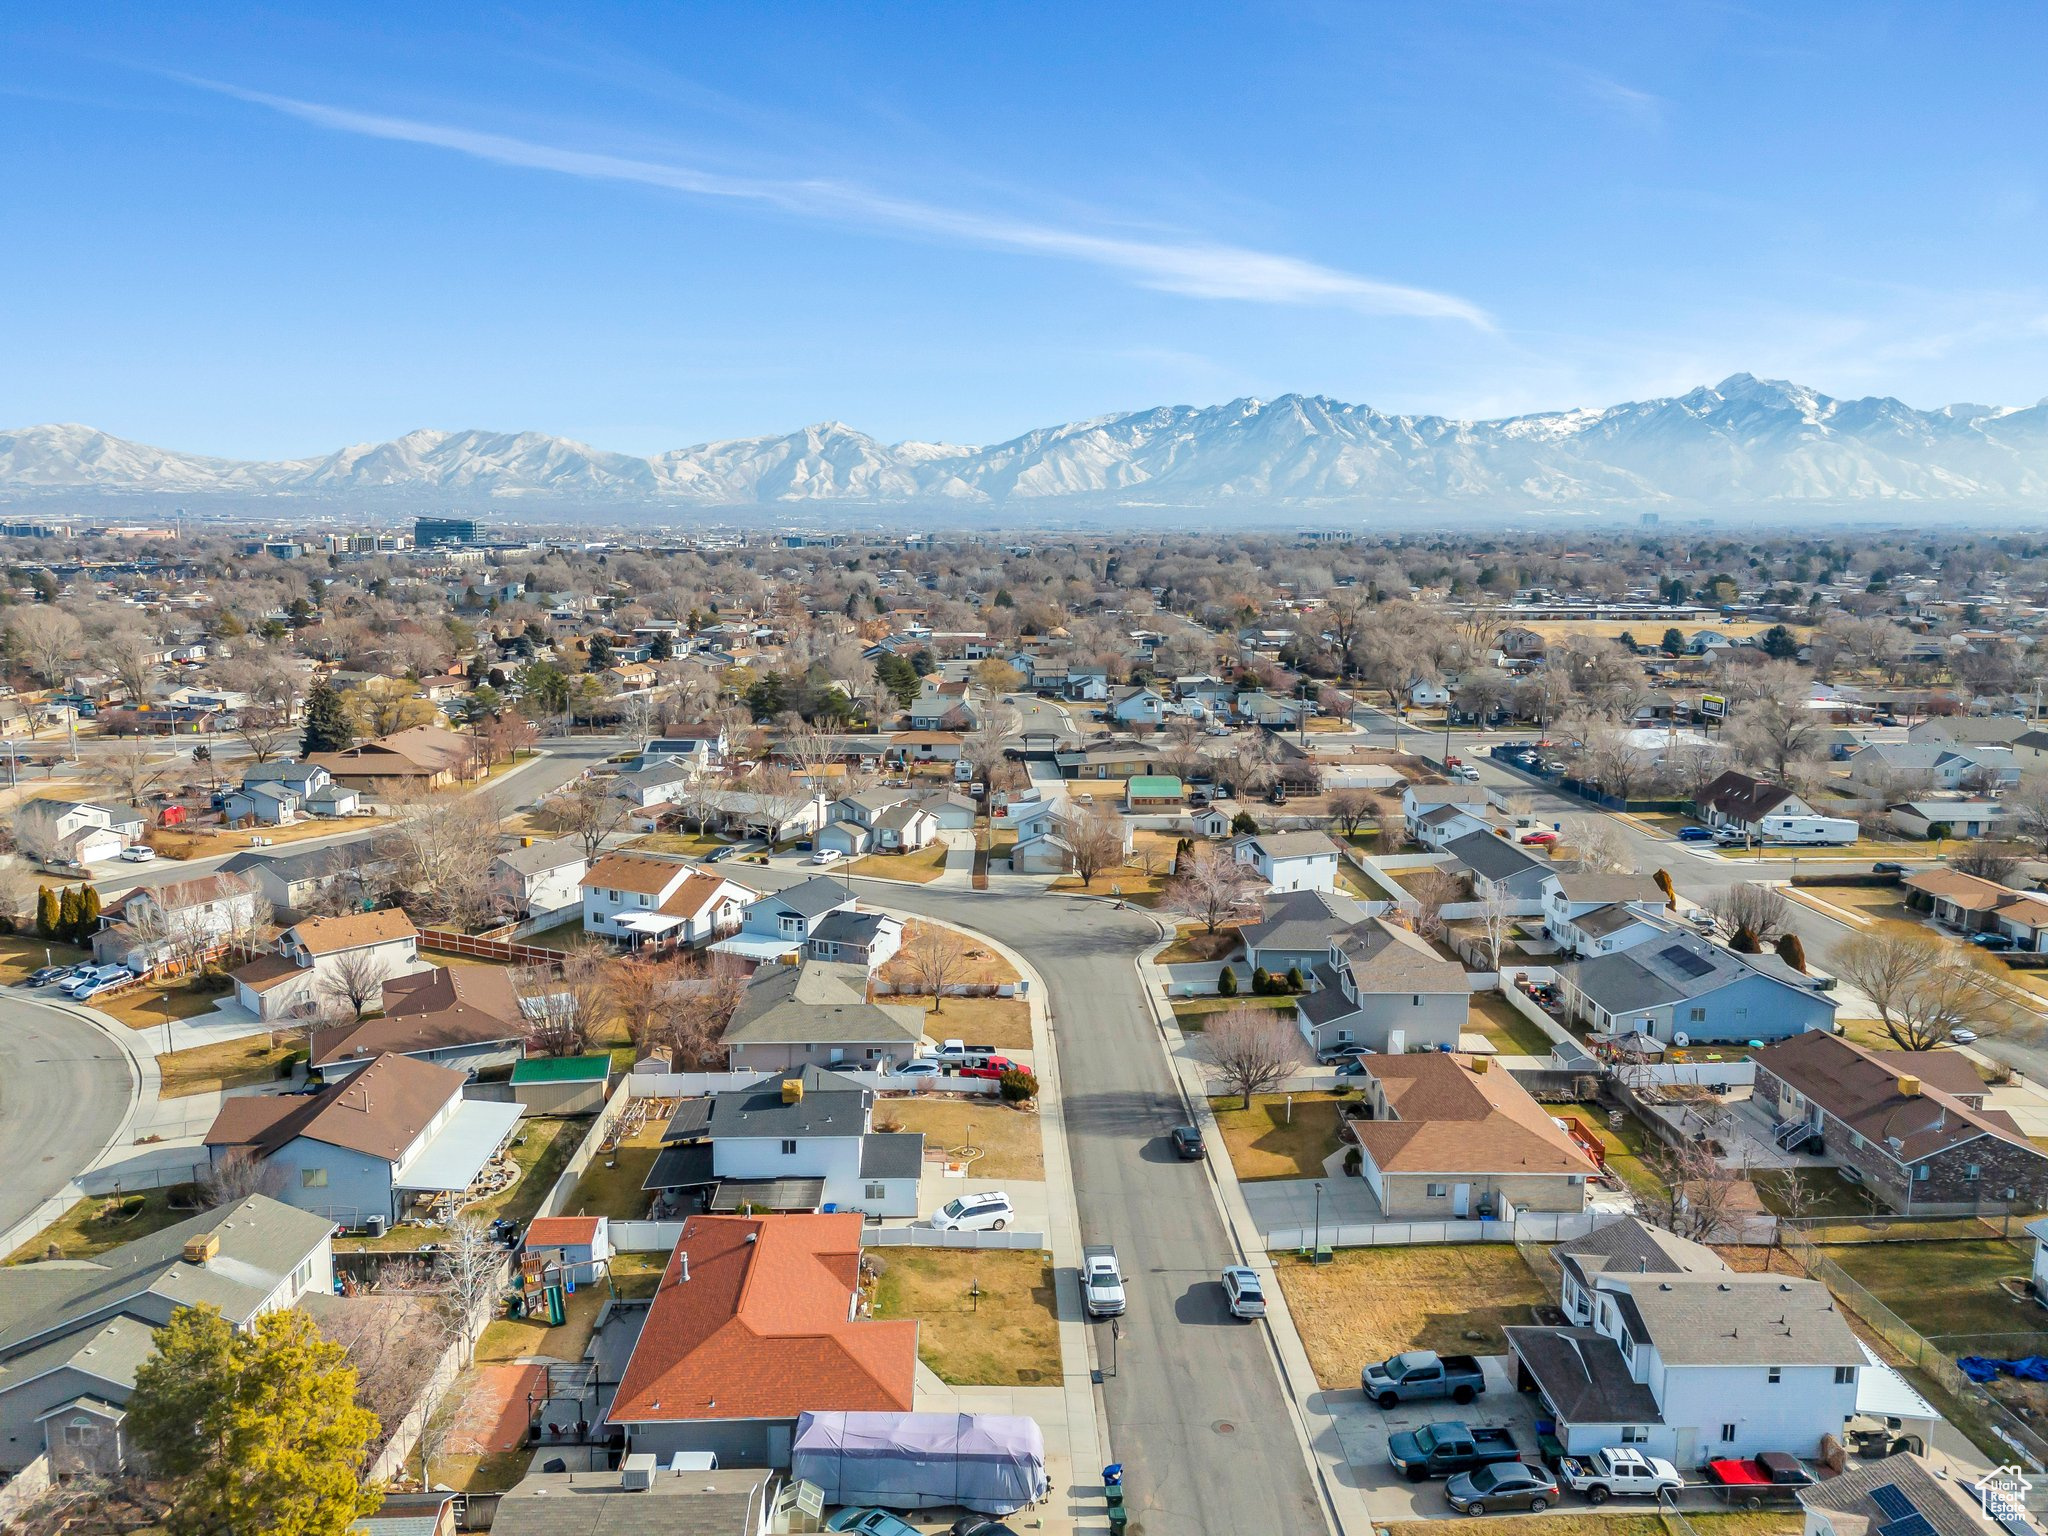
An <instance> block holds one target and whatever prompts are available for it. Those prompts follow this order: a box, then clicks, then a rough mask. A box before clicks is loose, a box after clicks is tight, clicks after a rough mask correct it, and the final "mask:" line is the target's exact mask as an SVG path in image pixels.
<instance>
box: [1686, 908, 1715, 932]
mask: <svg viewBox="0 0 2048 1536" xmlns="http://www.w3.org/2000/svg"><path fill="white" fill-rule="evenodd" d="M1685 920H1686V921H1687V922H1688V923H1691V924H1692V925H1693V927H1695V928H1697V929H1699V930H1700V932H1702V933H1712V932H1713V931H1714V914H1713V913H1711V912H1709V911H1708V910H1707V909H1706V908H1705V907H1694V908H1693V909H1692V910H1691V911H1689V912H1687V913H1686V914H1685Z"/></svg>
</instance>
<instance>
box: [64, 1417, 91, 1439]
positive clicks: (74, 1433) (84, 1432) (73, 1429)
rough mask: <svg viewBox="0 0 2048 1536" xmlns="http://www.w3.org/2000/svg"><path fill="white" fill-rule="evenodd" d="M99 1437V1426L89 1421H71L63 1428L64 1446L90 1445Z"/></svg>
mask: <svg viewBox="0 0 2048 1536" xmlns="http://www.w3.org/2000/svg"><path fill="white" fill-rule="evenodd" d="M99 1437H100V1432H99V1426H98V1425H96V1424H94V1423H93V1421H92V1420H91V1419H73V1420H72V1421H71V1422H70V1423H69V1424H66V1425H65V1426H64V1443H65V1444H66V1445H91V1444H92V1443H93V1442H94V1441H95V1440H97V1439H99Z"/></svg>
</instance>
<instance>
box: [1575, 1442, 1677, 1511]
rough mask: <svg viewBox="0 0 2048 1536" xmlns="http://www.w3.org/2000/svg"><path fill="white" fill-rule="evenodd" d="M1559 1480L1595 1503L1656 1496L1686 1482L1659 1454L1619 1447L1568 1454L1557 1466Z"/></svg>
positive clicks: (1674, 1489)
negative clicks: (1583, 1455)
mask: <svg viewBox="0 0 2048 1536" xmlns="http://www.w3.org/2000/svg"><path fill="white" fill-rule="evenodd" d="M1558 1481H1559V1482H1561V1483H1563V1484H1564V1485H1565V1487H1567V1488H1569V1489H1571V1490H1572V1491H1573V1492H1574V1493H1583V1494H1584V1495H1585V1496H1586V1497H1587V1498H1588V1499H1590V1500H1591V1501H1592V1502H1593V1503H1595V1504H1605V1503H1606V1502H1607V1501H1608V1500H1609V1499H1619V1498H1630V1497H1634V1498H1639V1499H1655V1498H1660V1497H1662V1496H1663V1495H1664V1494H1666V1493H1676V1492H1678V1490H1679V1489H1680V1488H1683V1487H1684V1486H1685V1479H1684V1478H1682V1477H1680V1476H1679V1475H1678V1468H1676V1467H1674V1466H1673V1465H1672V1464H1671V1463H1670V1462H1668V1461H1666V1460H1664V1458H1663V1457H1661V1456H1645V1455H1644V1454H1643V1453H1642V1452H1641V1451H1637V1450H1631V1449H1629V1448H1627V1447H1625V1446H1624V1447H1619V1448H1616V1449H1610V1450H1599V1451H1595V1452H1594V1453H1593V1454H1592V1455H1590V1456H1587V1457H1585V1458H1583V1459H1582V1458H1580V1457H1577V1456H1567V1457H1565V1459H1564V1460H1563V1462H1561V1463H1560V1464H1559V1466H1558Z"/></svg>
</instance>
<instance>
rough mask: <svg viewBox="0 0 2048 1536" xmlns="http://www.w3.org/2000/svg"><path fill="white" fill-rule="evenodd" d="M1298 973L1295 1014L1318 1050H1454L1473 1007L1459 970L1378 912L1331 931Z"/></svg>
mask: <svg viewBox="0 0 2048 1536" xmlns="http://www.w3.org/2000/svg"><path fill="white" fill-rule="evenodd" d="M1304 979H1305V980H1306V981H1307V982H1308V984H1309V990H1308V991H1307V992H1305V993H1303V994H1302V995H1301V996H1300V997H1299V998H1297V999H1296V1000H1295V1015H1296V1018H1297V1020H1298V1022H1299V1023H1300V1025H1301V1032H1302V1035H1303V1036H1304V1037H1305V1038H1306V1039H1307V1040H1308V1043H1309V1048H1310V1049H1311V1050H1313V1051H1315V1052H1316V1053H1317V1054H1318V1055H1320V1054H1322V1053H1323V1052H1325V1051H1330V1050H1334V1049H1336V1048H1337V1047H1338V1046H1340V1045H1366V1046H1370V1047H1371V1048H1372V1049H1373V1050H1375V1051H1388V1052H1392V1053H1395V1054H1399V1053H1400V1052H1402V1051H1412V1050H1453V1049H1455V1048H1456V1047H1457V1044H1458V1035H1459V1033H1460V1032H1461V1031H1462V1030H1463V1029H1464V1028H1465V1023H1466V1020H1467V1018H1468V1017H1469V1015H1470V1013H1471V1007H1472V984H1471V983H1470V982H1468V981H1467V980H1466V979H1465V968H1464V967H1463V966H1462V965H1460V964H1458V962H1457V961H1455V960H1446V959H1444V958H1443V956H1441V955H1439V954H1438V953H1437V952H1436V951H1435V950H1433V949H1431V948H1430V947H1429V944H1428V942H1427V941H1426V940H1424V939H1423V938H1422V937H1421V936H1420V935H1418V934H1416V933H1413V932H1411V931H1410V930H1409V929H1406V928H1403V927H1401V926H1400V925H1399V924H1398V923H1390V922H1388V921H1387V920H1386V919H1385V918H1383V917H1369V918H1367V919H1366V920H1365V921H1364V922H1362V923H1359V924H1358V925H1357V926H1356V927H1353V928H1349V929H1344V930H1340V931H1339V932H1337V933H1334V934H1332V935H1331V936H1330V938H1329V940H1328V947H1327V948H1326V949H1325V950H1324V951H1323V954H1322V956H1321V957H1320V958H1319V959H1318V960H1317V962H1316V964H1315V966H1314V967H1313V968H1312V969H1310V970H1309V971H1308V972H1307V973H1306V976H1305V978H1304Z"/></svg>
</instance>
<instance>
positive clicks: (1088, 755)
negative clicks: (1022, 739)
mask: <svg viewBox="0 0 2048 1536" xmlns="http://www.w3.org/2000/svg"><path fill="white" fill-rule="evenodd" d="M1162 756H1163V754H1162V753H1161V752H1160V751H1158V750H1157V749H1155V748H1153V747H1150V746H1146V745H1143V744H1141V743H1139V742H1135V741H1128V740H1119V739H1117V738H1115V737H1096V738H1094V739H1093V740H1091V741H1087V742H1082V743H1080V744H1078V745H1069V746H1062V747H1061V748H1060V749H1059V750H1058V751H1056V752H1054V753H1053V755H1052V760H1053V766H1054V767H1056V768H1058V769H1059V771H1060V777H1061V778H1063V779H1129V778H1133V777H1135V776H1137V775H1138V774H1142V773H1157V772H1158V771H1159V768H1160V765H1161V760H1162Z"/></svg>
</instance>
